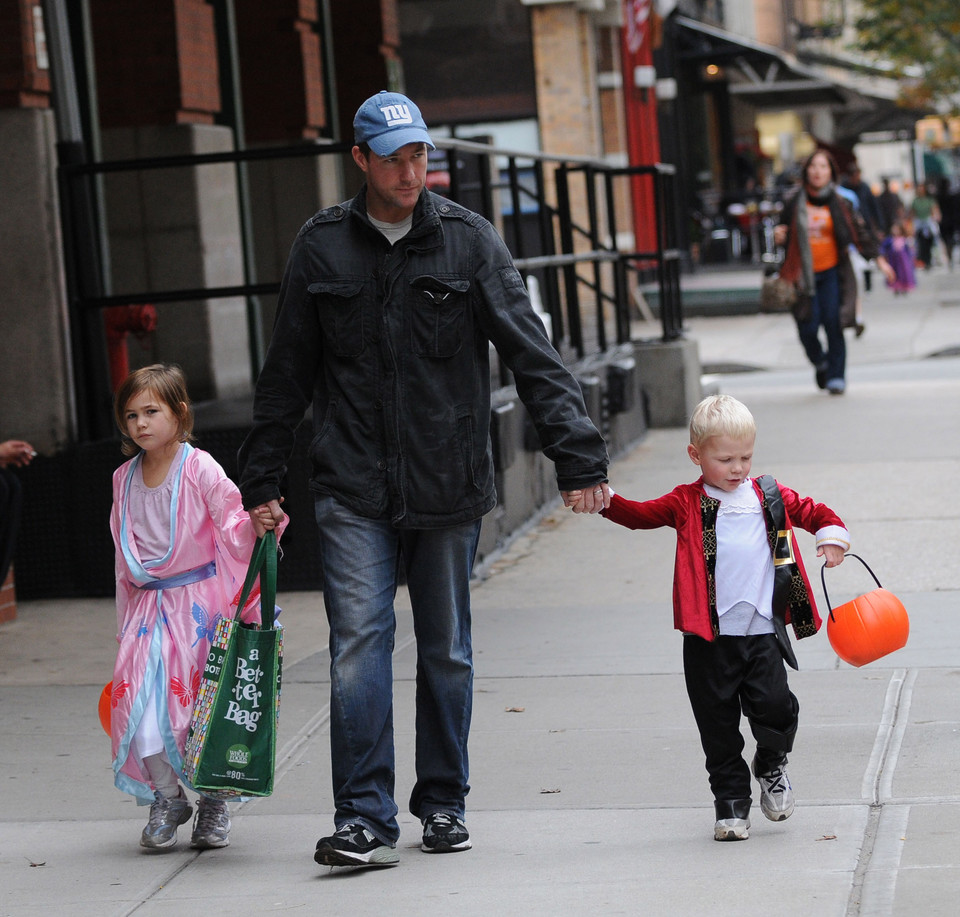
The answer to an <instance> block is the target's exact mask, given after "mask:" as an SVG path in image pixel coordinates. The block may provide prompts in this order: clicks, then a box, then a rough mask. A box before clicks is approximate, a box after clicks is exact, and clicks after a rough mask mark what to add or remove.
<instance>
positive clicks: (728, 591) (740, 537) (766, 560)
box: [703, 478, 773, 636]
mask: <svg viewBox="0 0 960 917" xmlns="http://www.w3.org/2000/svg"><path fill="white" fill-rule="evenodd" d="M703 489H704V490H705V491H706V492H707V495H708V496H709V497H712V498H713V499H714V500H719V501H720V508H719V510H718V512H717V567H716V571H715V579H716V588H717V615H718V616H719V617H720V633H721V634H727V635H733V636H745V635H748V634H763V633H767V634H769V633H773V624H772V619H773V559H772V557H771V555H770V543H769V541H767V524H766V520H765V519H764V516H763V507H762V506H761V504H760V498H759V497H758V496H757V494H756V491H755V490H754V489H753V481H752V480H751V479H749V478H748V479H747V480H745V481H744V482H743V483H742V484H741V485H740V486H739V487H738V488H737V489H736V490H735V491H733V492H732V493H729V492H727V491H725V490H720V488H718V487H712V486H711V485H709V484H704V488H703Z"/></svg>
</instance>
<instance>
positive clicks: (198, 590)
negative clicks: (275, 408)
mask: <svg viewBox="0 0 960 917" xmlns="http://www.w3.org/2000/svg"><path fill="white" fill-rule="evenodd" d="M139 461H140V456H135V457H134V458H132V459H131V460H130V461H129V462H126V463H125V464H123V465H121V466H120V467H119V468H118V469H117V470H116V471H115V472H114V475H113V509H112V511H111V514H110V530H111V532H112V534H113V540H114V544H115V545H116V547H117V553H116V576H117V642H118V643H119V645H120V646H119V649H118V651H117V661H116V665H115V666H114V671H113V697H112V699H111V708H112V709H111V739H112V753H113V771H114V780H115V783H116V785H117V787H118V788H119V789H121V790H123V791H124V792H126V793H130V794H132V795H134V796H136V797H137V798H138V800H140V801H142V802H153V799H154V794H153V789H152V788H151V786H150V778H149V776H148V775H147V773H146V771H145V770H144V769H143V767H142V764H141V762H140V760H139V758H138V756H137V754H136V750H135V747H133V739H134V736H135V735H136V732H137V727H138V725H139V723H140V720H141V717H142V716H143V712H144V709H145V706H146V703H147V698H148V697H149V696H150V693H151V692H153V696H154V698H155V701H156V710H157V717H158V720H159V726H160V733H161V736H162V738H163V744H164V748H165V750H166V753H167V758H168V759H169V761H170V763H171V765H172V766H173V768H174V770H176V771H177V772H178V773H180V772H181V771H182V766H183V749H184V746H185V744H186V740H187V733H188V731H189V727H190V716H191V713H192V711H193V705H194V700H195V699H196V695H197V691H198V690H199V687H200V675H201V673H202V671H203V666H204V663H205V660H206V658H207V652H208V649H209V646H210V640H211V638H212V637H213V634H214V631H215V630H216V626H217V621H218V620H219V619H220V616H221V615H226V616H233V615H235V614H236V602H237V601H238V600H239V592H240V589H241V587H242V586H243V580H244V577H245V575H246V570H247V565H248V563H249V561H250V555H251V553H252V551H253V546H254V543H255V541H256V536H255V535H254V531H253V527H252V525H251V524H250V517H249V515H248V514H247V512H246V511H245V510H244V509H243V506H242V504H241V499H240V492H239V490H238V489H237V486H236V485H235V484H234V483H233V482H232V481H231V480H230V479H229V478H228V477H227V476H226V474H225V473H224V471H223V469H222V468H221V467H220V465H219V464H218V463H217V462H216V461H215V460H214V458H213V457H212V456H211V455H209V454H208V453H206V452H203V451H201V450H199V449H194V448H193V447H192V446H190V445H189V444H187V445H185V446H184V447H183V449H182V450H181V452H180V453H179V455H178V456H177V458H175V459H174V462H175V463H180V467H179V468H175V469H174V473H175V474H176V479H175V481H174V486H173V496H172V501H171V502H172V504H173V505H172V506H171V513H172V520H173V522H172V531H171V538H170V546H169V550H168V551H167V553H166V555H165V556H164V557H162V558H160V559H158V560H146V561H144V560H143V559H141V558H140V557H139V556H138V552H137V547H136V544H135V541H134V537H133V533H132V529H133V528H135V527H136V524H137V520H135V519H131V518H130V516H129V514H128V511H127V496H128V493H129V484H130V480H131V476H132V474H133V472H134V470H135V466H136V463H138V462H139ZM191 571H192V572H191ZM197 571H200V572H197ZM213 571H215V575H209V574H210V573H211V572H213ZM205 574H206V578H203V579H197V580H196V581H194V582H188V583H187V584H186V585H175V584H173V583H170V584H168V585H167V586H166V587H165V588H160V589H151V588H143V587H149V586H150V584H151V583H156V582H157V581H158V580H161V581H166V580H169V579H170V578H173V577H177V576H181V578H183V579H187V580H190V579H196V578H197V577H199V576H203V575H205ZM174 582H175V581H174ZM254 593H255V595H258V594H259V589H258V587H255V588H254ZM243 619H244V620H245V621H259V620H260V604H259V599H258V598H256V599H254V600H253V601H250V602H248V603H247V608H246V610H245V612H244V614H243Z"/></svg>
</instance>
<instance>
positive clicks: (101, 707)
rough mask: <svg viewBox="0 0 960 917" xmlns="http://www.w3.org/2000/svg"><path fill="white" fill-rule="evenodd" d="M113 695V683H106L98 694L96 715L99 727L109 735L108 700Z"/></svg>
mask: <svg viewBox="0 0 960 917" xmlns="http://www.w3.org/2000/svg"><path fill="white" fill-rule="evenodd" d="M112 694H113V682H112V681H108V682H107V683H106V684H105V685H104V686H103V690H102V691H101V692H100V700H99V701H98V702H97V714H98V716H99V717H100V725H101V726H103V731H104V732H105V733H106V734H107V735H110V700H111V695H112Z"/></svg>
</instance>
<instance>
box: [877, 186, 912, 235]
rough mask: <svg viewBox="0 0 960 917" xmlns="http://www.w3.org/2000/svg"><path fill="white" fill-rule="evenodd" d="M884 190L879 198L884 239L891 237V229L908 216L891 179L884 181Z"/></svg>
mask: <svg viewBox="0 0 960 917" xmlns="http://www.w3.org/2000/svg"><path fill="white" fill-rule="evenodd" d="M882 183H883V190H882V191H881V192H880V194H879V195H878V196H877V203H878V204H879V205H880V218H881V220H882V229H883V235H884V238H886V237H887V236H889V235H890V229H891V227H892V226H893V224H894V223H896V222H897V221H898V220H902V219H903V218H904V216H905V215H906V208H905V207H904V206H903V201H902V200H901V199H900V195H899V194H897V191H896V189H895V188H894V187H893V185H892V184H891V182H890V179H889V178H884V179H882Z"/></svg>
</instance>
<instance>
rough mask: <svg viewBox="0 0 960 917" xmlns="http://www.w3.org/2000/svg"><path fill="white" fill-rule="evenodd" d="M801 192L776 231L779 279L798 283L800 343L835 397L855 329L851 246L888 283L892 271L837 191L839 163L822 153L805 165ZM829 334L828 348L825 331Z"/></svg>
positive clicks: (843, 379) (841, 389)
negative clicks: (782, 252)
mask: <svg viewBox="0 0 960 917" xmlns="http://www.w3.org/2000/svg"><path fill="white" fill-rule="evenodd" d="M801 175H802V184H801V186H800V189H799V190H798V191H797V193H796V194H795V195H794V197H793V198H791V199H790V200H789V201H787V203H786V206H785V207H784V208H783V211H782V213H781V216H780V220H781V222H780V224H779V225H778V226H777V227H776V229H775V230H774V239H775V241H776V243H777V244H778V245H783V246H785V249H786V256H785V258H784V262H783V267H782V268H781V269H780V277H781V278H782V279H783V280H787V281H789V282H791V283H793V284H795V285H796V287H797V291H798V293H799V296H798V297H797V302H796V304H795V305H794V307H793V314H794V318H795V319H796V322H797V331H798V333H799V335H800V343H801V344H802V345H803V349H804V351H805V352H806V355H807V359H809V360H810V362H811V363H812V364H813V366H814V371H815V378H816V382H817V387H818V388H821V389H826V390H827V391H828V392H830V394H831V395H842V394H843V393H844V391H845V390H846V387H847V383H846V363H847V347H846V342H845V340H844V337H843V329H844V328H852V327H854V326H855V325H856V300H857V282H856V277H855V276H854V273H853V266H852V264H851V263H850V252H849V248H850V245H851V244H852V245H854V246H856V248H857V250H858V251H859V252H860V254H861V255H863V257H864V258H866V259H867V260H868V261H869V260H870V259H871V258H876V261H877V266H878V267H879V268H880V270H881V271H883V273H884V276H885V277H886V278H887V280H888V281H890V280H892V279H893V271H892V270H891V269H890V265H889V264H887V262H886V259H884V258H883V257H882V256H881V255H879V252H878V250H877V243H876V239H875V237H874V236H873V234H872V233H869V232H867V231H866V229H865V227H864V224H863V221H862V219H860V218H859V217H858V216H857V215H856V214H855V213H854V211H853V209H852V208H851V206H850V205H849V203H847V201H846V200H844V199H843V198H842V197H841V196H840V195H839V194H838V193H837V190H836V186H837V176H838V170H837V164H836V162H835V161H834V159H833V157H832V156H831V155H830V154H829V153H828V152H827V151H826V150H817V151H816V152H814V153H813V154H811V155H810V156H809V157H808V158H807V160H806V161H805V162H804V164H803V168H802V171H801ZM821 327H823V329H824V332H825V334H826V343H827V346H826V349H824V346H823V343H822V342H821V340H820V328H821Z"/></svg>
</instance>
